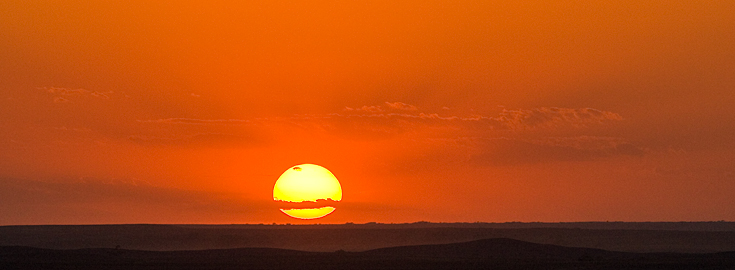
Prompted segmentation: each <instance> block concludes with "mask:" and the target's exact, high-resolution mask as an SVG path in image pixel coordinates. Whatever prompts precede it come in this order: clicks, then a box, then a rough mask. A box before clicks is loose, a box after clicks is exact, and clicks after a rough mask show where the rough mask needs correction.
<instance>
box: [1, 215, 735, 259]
mask: <svg viewBox="0 0 735 270" xmlns="http://www.w3.org/2000/svg"><path fill="white" fill-rule="evenodd" d="M489 238H509V239H516V240H521V241H527V242H531V243H539V244H551V245H558V246H565V247H580V248H596V249H604V250H610V251H622V252H681V253H712V252H724V251H735V223H733V222H645V223H627V222H586V223H439V224H437V223H427V222H419V223H410V224H378V223H368V224H339V225H146V224H139V225H68V226H60V225H49V226H0V246H26V247H36V248H47V249H84V248H114V247H117V246H119V247H120V248H122V249H130V250H151V251H173V250H205V249H232V248H279V249H291V250H302V251H320V252H333V251H337V250H345V251H366V250H371V249H378V248H385V247H395V246H407V245H431V244H446V243H457V242H467V241H473V240H479V239H489Z"/></svg>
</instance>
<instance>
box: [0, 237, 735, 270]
mask: <svg viewBox="0 0 735 270" xmlns="http://www.w3.org/2000/svg"><path fill="white" fill-rule="evenodd" d="M0 265H2V266H3V269H45V268H53V269H82V270H83V269H162V268H165V269H672V268H675V269H734V268H735V252H727V253H711V254H675V253H628V252H613V251H605V250H600V249H589V248H573V247H562V246H556V245H544V244H535V243H529V242H524V241H518V240H513V239H505V238H498V239H482V240H477V241H470V242H463V243H451V244H440V245H419V246H401V247H391V248H381V249H375V250H368V251H364V252H344V251H337V252H305V251H295V250H286V249H269V248H239V249H216V250H198V251H139V250H125V249H109V248H105V249H74V250H53V249H40V248H30V247H19V246H13V247H0Z"/></svg>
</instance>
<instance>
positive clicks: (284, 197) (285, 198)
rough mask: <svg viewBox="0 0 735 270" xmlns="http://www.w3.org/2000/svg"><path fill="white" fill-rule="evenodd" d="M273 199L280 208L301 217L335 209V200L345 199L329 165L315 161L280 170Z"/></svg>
mask: <svg viewBox="0 0 735 270" xmlns="http://www.w3.org/2000/svg"><path fill="white" fill-rule="evenodd" d="M273 200H274V201H276V202H279V203H280V204H281V207H280V208H281V212H283V213H284V214H286V215H288V216H290V217H293V218H298V219H315V218H320V217H324V216H326V215H329V214H331V213H332V212H334V210H335V209H336V208H334V205H333V203H334V202H338V201H341V200H342V186H340V184H339V180H337V177H334V175H333V174H332V172H330V171H329V170H327V169H326V168H324V167H322V166H319V165H314V164H301V165H296V166H293V167H291V168H289V169H288V170H286V171H285V172H283V174H281V177H279V178H278V180H277V181H276V184H275V185H274V186H273Z"/></svg>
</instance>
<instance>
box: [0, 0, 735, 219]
mask: <svg viewBox="0 0 735 270" xmlns="http://www.w3.org/2000/svg"><path fill="white" fill-rule="evenodd" d="M250 2H251V1H112V2H111V3H110V2H109V1H14V0H11V1H0V225H8V224H89V223H272V222H278V223H285V222H292V223H299V221H297V220H293V219H290V218H289V217H287V216H285V215H284V214H282V213H281V212H280V211H278V210H277V207H275V206H274V203H273V202H272V188H273V184H274V183H275V181H276V179H277V178H278V176H279V175H280V174H281V173H283V171H285V170H286V169H288V168H289V167H291V166H294V165H297V164H302V163H314V164H319V165H322V166H324V167H326V168H328V169H330V170H331V171H332V172H333V173H334V175H335V176H337V178H338V179H339V180H340V181H341V183H342V188H343V191H344V198H343V201H342V202H341V204H340V205H339V206H338V208H337V211H335V212H334V213H333V214H331V215H330V216H327V217H325V218H323V219H319V220H315V221H309V222H320V223H343V222H356V223H362V222H371V221H376V222H414V221H435V222H456V221H459V222H475V221H482V222H505V221H544V222H555V221H608V220H609V221H695V220H696V221H699V220H731V221H732V220H735V199H733V198H735V139H734V138H735V105H733V104H735V49H733V48H735V27H733V25H735V2H733V1H730V0H727V1H638V0H635V1H522V2H523V3H515V2H512V1H305V2H303V3H298V4H294V3H292V2H293V1H284V2H281V1H263V3H250Z"/></svg>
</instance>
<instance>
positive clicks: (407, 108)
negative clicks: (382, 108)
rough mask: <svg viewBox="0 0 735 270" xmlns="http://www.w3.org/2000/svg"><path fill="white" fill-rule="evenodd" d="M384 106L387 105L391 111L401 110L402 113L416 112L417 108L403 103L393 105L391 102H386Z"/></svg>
mask: <svg viewBox="0 0 735 270" xmlns="http://www.w3.org/2000/svg"><path fill="white" fill-rule="evenodd" d="M385 104H386V105H388V107H390V108H392V109H396V110H402V111H416V110H418V108H416V106H413V105H411V104H406V103H403V102H393V103H391V102H387V101H386V102H385Z"/></svg>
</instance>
